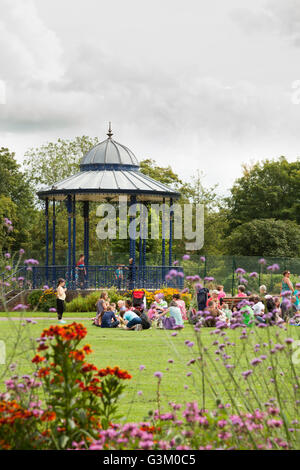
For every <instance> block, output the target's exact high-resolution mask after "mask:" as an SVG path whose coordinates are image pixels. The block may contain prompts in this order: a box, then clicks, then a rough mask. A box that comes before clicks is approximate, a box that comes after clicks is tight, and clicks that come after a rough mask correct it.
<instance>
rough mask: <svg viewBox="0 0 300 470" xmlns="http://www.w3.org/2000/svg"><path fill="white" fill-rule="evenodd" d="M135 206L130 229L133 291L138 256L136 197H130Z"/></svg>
mask: <svg viewBox="0 0 300 470" xmlns="http://www.w3.org/2000/svg"><path fill="white" fill-rule="evenodd" d="M133 205H135V210H134V214H132V215H130V217H129V220H130V227H132V231H131V233H129V236H130V242H129V243H130V249H129V251H130V258H132V279H131V284H132V285H131V286H130V288H131V289H134V287H135V280H136V256H135V248H136V196H131V197H130V206H133Z"/></svg>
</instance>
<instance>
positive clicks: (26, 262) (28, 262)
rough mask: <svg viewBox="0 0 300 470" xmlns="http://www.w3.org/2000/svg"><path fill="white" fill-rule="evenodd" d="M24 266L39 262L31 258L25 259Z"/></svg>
mask: <svg viewBox="0 0 300 470" xmlns="http://www.w3.org/2000/svg"><path fill="white" fill-rule="evenodd" d="M24 264H39V262H38V261H37V260H36V259H33V258H30V259H25V260H24Z"/></svg>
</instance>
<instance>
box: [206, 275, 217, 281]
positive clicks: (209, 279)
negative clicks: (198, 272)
mask: <svg viewBox="0 0 300 470" xmlns="http://www.w3.org/2000/svg"><path fill="white" fill-rule="evenodd" d="M214 280H215V278H214V277H210V276H206V277H205V278H204V281H207V282H212V281H214Z"/></svg>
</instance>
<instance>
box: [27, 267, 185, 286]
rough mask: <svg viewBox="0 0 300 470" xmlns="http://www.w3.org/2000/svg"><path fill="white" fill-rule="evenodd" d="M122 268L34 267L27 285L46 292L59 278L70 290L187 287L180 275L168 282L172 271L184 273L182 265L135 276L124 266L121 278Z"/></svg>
mask: <svg viewBox="0 0 300 470" xmlns="http://www.w3.org/2000/svg"><path fill="white" fill-rule="evenodd" d="M117 269H120V266H117V265H115V266H101V265H94V266H86V267H85V270H86V274H84V275H83V273H82V272H80V271H79V270H78V269H77V268H75V267H74V266H67V265H64V266H58V265H57V266H33V267H32V271H25V274H24V275H25V276H26V284H27V285H28V286H29V287H30V288H32V289H42V288H43V287H44V286H45V285H47V286H49V287H53V288H56V285H57V281H58V279H59V278H63V279H65V280H66V285H67V288H68V289H101V288H110V287H113V286H115V287H116V288H117V289H120V290H126V289H133V288H144V289H158V288H160V287H163V286H164V287H174V288H178V289H182V288H183V284H184V279H183V277H181V276H176V277H174V278H172V279H169V280H166V279H165V277H166V275H167V274H168V272H169V271H170V270H171V269H173V270H174V269H175V270H176V271H178V272H183V268H182V267H180V266H176V267H174V266H171V267H170V266H163V267H162V266H142V267H140V266H136V267H135V273H134V272H133V270H132V269H130V267H129V266H125V267H122V273H123V274H122V275H121V276H119V277H118V275H117Z"/></svg>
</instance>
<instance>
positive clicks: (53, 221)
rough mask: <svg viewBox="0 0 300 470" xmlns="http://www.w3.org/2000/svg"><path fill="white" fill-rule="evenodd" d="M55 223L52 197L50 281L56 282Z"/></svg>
mask: <svg viewBox="0 0 300 470" xmlns="http://www.w3.org/2000/svg"><path fill="white" fill-rule="evenodd" d="M55 225H56V214H55V199H53V201H52V282H54V283H56V269H55V263H56V259H55Z"/></svg>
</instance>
